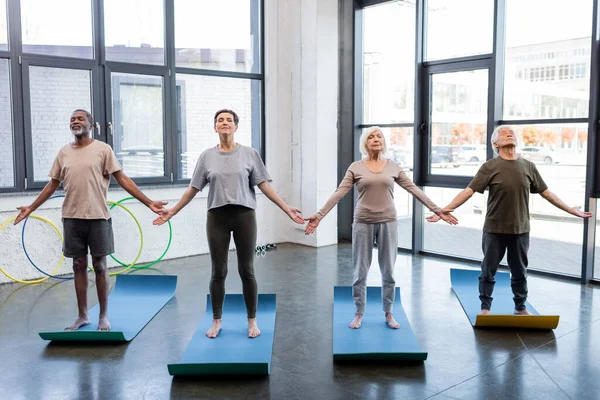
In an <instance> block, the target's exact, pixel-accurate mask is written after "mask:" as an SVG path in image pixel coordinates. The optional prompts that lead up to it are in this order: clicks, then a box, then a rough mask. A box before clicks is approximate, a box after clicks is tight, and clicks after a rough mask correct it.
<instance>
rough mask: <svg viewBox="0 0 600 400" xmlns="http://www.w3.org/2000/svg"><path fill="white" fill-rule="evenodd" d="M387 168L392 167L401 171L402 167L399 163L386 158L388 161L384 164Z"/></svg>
mask: <svg viewBox="0 0 600 400" xmlns="http://www.w3.org/2000/svg"><path fill="white" fill-rule="evenodd" d="M386 166H387V167H388V168H392V169H393V170H395V171H402V167H401V166H400V164H398V163H397V162H396V161H394V160H392V159H391V158H388V162H387V165H386Z"/></svg>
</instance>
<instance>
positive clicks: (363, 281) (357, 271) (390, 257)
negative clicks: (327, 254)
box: [352, 221, 398, 315]
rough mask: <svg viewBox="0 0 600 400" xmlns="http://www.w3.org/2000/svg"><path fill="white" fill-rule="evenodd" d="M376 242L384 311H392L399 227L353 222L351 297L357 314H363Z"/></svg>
mask: <svg viewBox="0 0 600 400" xmlns="http://www.w3.org/2000/svg"><path fill="white" fill-rule="evenodd" d="M375 243H377V252H378V255H379V257H378V258H379V269H380V270H381V281H382V286H383V296H382V297H383V311H385V312H390V313H391V312H392V305H393V303H394V293H395V289H396V281H395V280H394V265H395V264H396V255H397V254H398V225H397V223H396V221H393V222H384V223H379V224H365V223H362V222H354V224H353V228H352V260H353V262H354V283H353V284H352V297H353V298H354V304H355V305H356V314H359V315H362V314H364V312H365V302H366V289H367V274H368V273H369V268H370V267H371V261H372V260H373V245H374V244H375Z"/></svg>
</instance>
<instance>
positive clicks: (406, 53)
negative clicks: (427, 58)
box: [363, 1, 415, 124]
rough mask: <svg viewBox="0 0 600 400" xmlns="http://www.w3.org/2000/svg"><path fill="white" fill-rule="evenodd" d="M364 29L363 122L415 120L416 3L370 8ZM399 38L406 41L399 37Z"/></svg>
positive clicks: (366, 12) (397, 3)
mask: <svg viewBox="0 0 600 400" xmlns="http://www.w3.org/2000/svg"><path fill="white" fill-rule="evenodd" d="M363 30H364V39H363V40H364V43H363V67H364V71H363V82H364V83H363V85H364V89H363V122H364V123H365V124H370V123H379V124H381V123H394V122H412V121H413V119H414V110H415V106H414V98H415V94H414V86H415V85H414V81H415V6H414V4H411V3H410V2H407V1H398V2H392V3H389V4H384V5H380V6H375V7H370V8H367V9H366V10H365V11H364V28H363ZM398 37H401V38H402V40H397V39H396V38H398Z"/></svg>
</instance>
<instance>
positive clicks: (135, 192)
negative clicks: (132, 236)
mask: <svg viewBox="0 0 600 400" xmlns="http://www.w3.org/2000/svg"><path fill="white" fill-rule="evenodd" d="M113 176H114V177H115V180H116V181H117V183H118V184H119V185H121V187H122V188H123V189H125V191H126V192H127V193H129V194H130V195H132V196H133V197H135V198H136V199H138V200H139V201H140V202H141V203H142V204H144V205H145V206H146V207H148V208H149V209H151V210H152V211H153V212H155V213H156V214H160V213H161V212H162V211H163V209H164V206H165V205H166V204H167V202H166V201H152V200H150V199H149V198H148V196H146V195H145V194H144V193H142V191H141V190H140V188H138V186H137V185H136V184H135V183H134V182H133V181H132V180H131V179H130V178H129V177H128V176H127V175H125V173H124V172H123V170H119V171H117V172H115V173H114V174H113Z"/></svg>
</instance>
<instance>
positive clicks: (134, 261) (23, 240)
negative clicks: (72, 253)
mask: <svg viewBox="0 0 600 400" xmlns="http://www.w3.org/2000/svg"><path fill="white" fill-rule="evenodd" d="M59 197H65V195H64V194H59V195H55V196H52V197H50V198H49V199H48V200H51V199H56V198H59ZM108 203H109V204H111V205H112V206H111V210H112V208H114V206H115V205H116V206H119V207H121V208H122V209H123V210H125V211H126V212H127V213H128V214H129V215H131V218H133V220H134V221H135V224H136V225H137V227H138V231H139V232H140V249H139V251H138V253H137V256H136V257H135V259H134V260H133V262H132V263H131V264H129V265H124V264H121V265H123V266H124V267H125V268H124V269H122V270H120V271H115V272H110V273H109V274H108V275H109V276H115V275H119V274H122V273H123V272H125V271H127V270H129V269H131V268H132V267H133V265H134V264H135V263H136V262H137V260H138V259H139V258H140V256H141V255H142V249H143V248H144V235H143V233H142V227H141V226H140V222H139V221H138V220H137V218H136V217H135V215H133V213H132V212H131V211H129V209H128V208H127V207H125V206H124V205H122V204H118V203H115V202H114V201H111V200H108ZM31 216H33V215H31ZM15 218H16V217H15ZM15 218H12V220H14V219H15ZM35 218H37V219H42V220H44V221H45V222H48V223H49V224H51V225H52V226H53V227H54V229H56V230H57V232H58V234H59V235H60V231H58V228H57V227H56V226H55V225H54V224H52V222H50V221H49V220H46V219H45V218H42V217H38V216H36V217H35ZM27 219H28V218H27ZM27 219H25V224H23V230H22V232H21V242H22V244H23V250H24V251H25V255H26V256H27V259H28V260H29V262H30V263H31V265H33V267H34V268H35V269H37V270H38V271H40V272H41V273H42V274H44V275H46V278H42V280H40V282H42V281H43V280H46V279H48V278H56V279H64V280H69V279H73V278H72V277H69V278H64V277H58V276H55V275H54V273H55V272H56V271H57V270H58V268H56V269H55V270H54V271H52V273H51V274H47V273H46V272H44V271H42V270H41V269H39V268H38V267H37V266H36V265H35V264H34V262H33V261H32V260H31V258H30V257H29V254H27V250H26V249H25V226H26V223H27ZM3 228H4V226H2V229H3ZM2 229H0V231H2ZM60 239H61V242H62V241H63V237H62V235H60ZM62 259H64V255H63V257H62ZM61 264H62V262H61ZM59 267H60V265H59ZM88 269H89V270H90V271H93V270H94V269H93V268H92V267H90V266H89V265H88ZM2 272H4V271H2ZM5 275H6V273H5ZM11 279H12V278H11ZM36 283H38V282H36Z"/></svg>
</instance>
